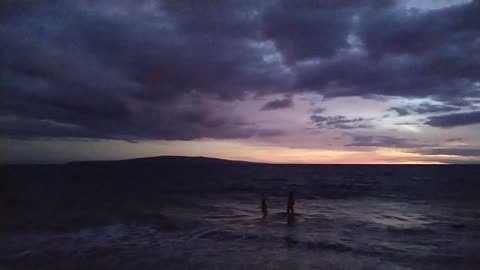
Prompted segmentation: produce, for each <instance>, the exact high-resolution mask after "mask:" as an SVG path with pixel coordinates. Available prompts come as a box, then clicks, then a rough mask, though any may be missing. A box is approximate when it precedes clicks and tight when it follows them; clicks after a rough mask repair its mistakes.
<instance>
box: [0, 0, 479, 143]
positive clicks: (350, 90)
mask: <svg viewBox="0 0 480 270" xmlns="http://www.w3.org/2000/svg"><path fill="white" fill-rule="evenodd" d="M1 7H2V11H1V19H0V21H1V24H2V28H1V29H0V34H1V36H2V43H1V45H0V59H1V60H0V61H1V66H0V71H1V80H0V88H1V89H2V93H1V99H0V121H1V123H2V125H1V127H0V134H1V135H2V136H22V137H36V136H40V137H81V138H110V139H125V140H130V139H132V140H141V139H166V140H193V139H198V138H218V139H222V138H248V137H252V136H276V135H279V134H281V133H282V131H281V130H278V129H270V128H265V127H262V126H261V125H260V124H258V123H255V121H251V120H247V119H245V117H244V116H242V115H239V114H238V113H237V112H236V110H233V109H232V106H233V105H231V104H233V103H234V102H237V101H243V100H245V98H246V97H248V96H254V97H262V96H266V95H270V94H282V95H286V96H289V97H290V96H295V95H297V94H303V93H314V94H318V95H321V96H324V97H326V98H335V97H343V96H361V97H368V96H372V95H380V96H387V97H392V96H400V97H405V98H411V97H429V98H432V99H436V100H440V101H446V100H455V101H457V102H459V103H461V102H463V101H465V99H466V98H471V97H479V93H480V89H479V82H478V70H479V68H480V38H479V36H480V16H478V14H479V13H480V3H479V2H478V1H472V2H470V3H465V4H460V5H453V6H451V7H446V8H441V9H438V10H432V11H428V12H426V11H419V10H409V9H407V8H406V7H404V6H402V4H401V2H399V1H361V3H360V1H347V0H345V1H295V2H293V1H273V0H272V1H208V2H206V4H205V5H200V4H198V3H196V2H194V1H155V0H142V1H100V2H96V1H95V2H92V1H87V2H84V1H80V2H79V1H39V2H31V1H6V2H4V3H2V4H1ZM292 106H293V101H292V99H290V98H286V99H282V100H273V101H270V102H268V103H266V104H264V106H263V107H262V110H267V111H268V110H272V109H280V108H289V107H292ZM422 108H423V109H420V108H417V109H412V111H414V112H417V113H427V112H451V111H455V110H456V107H455V106H454V105H453V104H450V105H448V106H447V105H446V106H444V107H441V108H440V107H431V106H430V107H425V106H424V107H422ZM392 110H395V111H396V112H397V113H399V114H400V115H406V114H407V113H408V111H409V110H410V109H405V108H404V109H400V108H395V109H394V108H392ZM405 110H406V111H405ZM307 117H308V116H307ZM310 120H311V121H312V122H314V123H315V125H316V126H317V127H319V128H332V127H334V128H339V129H352V128H362V127H368V125H367V124H366V123H364V122H365V121H364V120H365V119H362V118H355V119H349V118H345V117H343V116H329V117H325V116H319V115H313V116H311V118H310ZM479 122H480V118H479V113H478V112H471V113H457V114H451V115H443V116H434V117H430V118H429V120H428V121H427V122H426V124H427V125H430V126H433V127H451V126H458V125H467V124H475V123H479ZM377 142H378V143H377ZM355 144H357V145H360V144H363V145H367V144H372V145H374V144H377V145H378V144H385V145H386V144H391V145H402V144H403V145H406V144H407V142H406V141H403V142H402V141H398V142H394V141H391V140H390V141H389V139H388V138H381V137H378V138H375V139H369V140H366V139H359V140H354V142H353V143H352V145H355Z"/></svg>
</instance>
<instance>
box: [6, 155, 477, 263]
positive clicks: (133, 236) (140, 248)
mask: <svg viewBox="0 0 480 270" xmlns="http://www.w3.org/2000/svg"><path fill="white" fill-rule="evenodd" d="M157 169H158V168H157ZM49 170H52V169H49ZM152 170H154V169H152ZM165 170H167V169H165ZM181 172H182V173H183V174H182V173H181ZM116 173H118V172H116ZM180 174H182V176H181V177H178V175H180ZM12 175H15V174H10V176H12ZM122 175H123V177H124V178H125V179H130V177H133V176H132V175H134V174H132V175H130V174H128V173H122ZM145 175H151V172H147V173H146V174H144V177H145ZM157 175H158V174H157ZM164 175H165V176H164V177H163V176H162V177H161V178H162V179H161V180H159V179H158V177H156V179H157V180H156V181H154V180H151V179H150V180H148V181H147V180H145V182H142V181H143V180H142V179H143V178H142V176H140V177H138V176H137V177H136V179H135V181H133V180H132V181H133V182H128V181H127V182H126V180H122V182H121V184H120V182H118V183H117V184H118V185H115V184H111V183H110V182H103V184H102V185H101V186H102V187H104V188H103V189H102V190H103V191H102V192H101V193H99V194H98V196H91V197H88V198H86V197H85V196H84V195H85V193H82V194H83V195H82V196H81V197H79V198H76V199H74V200H77V201H78V200H83V201H89V203H79V204H80V205H77V204H76V203H74V204H73V205H71V202H70V204H67V203H65V204H67V205H66V206H65V205H64V206H62V207H59V204H61V203H62V202H67V200H66V198H65V197H71V196H69V195H68V192H65V193H64V194H60V195H58V194H57V195H56V196H52V194H51V192H52V190H55V189H58V181H57V180H55V181H54V182H55V185H54V186H52V185H53V184H49V185H50V186H51V187H52V188H50V189H47V190H46V191H45V190H44V192H46V194H50V197H55V200H53V201H51V202H49V203H47V204H45V205H42V206H38V205H31V204H28V203H25V202H23V204H21V203H19V201H21V199H20V198H25V197H29V198H31V197H33V195H31V193H32V192H36V191H35V190H36V189H33V190H34V191H32V189H28V190H29V191H28V192H27V191H25V192H26V193H22V192H20V191H22V190H23V188H24V186H23V185H27V184H26V183H29V182H28V181H27V182H23V183H24V184H22V185H21V186H20V187H19V186H18V185H17V186H16V189H15V192H13V191H12V192H13V193H12V192H10V196H11V200H10V201H9V202H10V204H9V205H10V207H9V208H8V209H7V208H6V207H4V208H2V209H4V210H5V212H4V213H13V212H9V211H15V213H16V214H10V217H11V219H13V221H12V220H11V221H10V223H8V224H9V226H7V225H5V224H3V225H4V226H3V227H2V229H1V231H0V269H1V267H3V268H4V269H452V268H455V269H480V256H479V253H478V252H479V251H480V179H479V176H480V167H479V166H353V165H350V166H327V165H321V166H315V165H305V166H302V165H252V164H242V165H234V166H223V165H215V166H213V165H208V166H207V165H202V166H191V167H188V166H187V168H185V167H183V166H181V168H176V169H172V168H169V169H168V173H167V172H165V173H164ZM45 177H46V176H45ZM58 177H60V178H63V177H67V178H68V177H70V176H69V174H65V173H62V174H60V176H58ZM98 177H99V178H98V179H97V181H95V183H97V184H98V182H102V180H101V179H103V178H104V177H112V175H111V174H108V173H104V174H100V175H99V176H98ZM102 177H103V178H102ZM99 179H100V180H99ZM122 179H123V178H122ZM46 182H48V181H46ZM67 182H68V181H67ZM132 183H133V184H132ZM143 183H148V184H143ZM158 183H161V184H158ZM65 185H66V186H72V185H74V184H65ZM85 185H86V186H85ZM92 185H93V184H91V183H87V184H85V183H84V182H83V181H82V187H83V188H84V189H88V188H89V187H90V188H92ZM122 185H123V187H124V188H123V189H122V188H119V187H118V186H122ZM47 186H48V185H47ZM7 187H10V186H7ZM12 190H13V189H12ZM77 190H81V188H77ZM95 190H97V191H98V190H99V189H98V188H97V189H93V188H92V190H91V191H90V193H95V192H96V191H95ZM289 191H294V192H295V198H296V203H295V214H294V215H293V216H291V215H287V214H286V206H287V195H288V192H289ZM105 192H106V193H105ZM107 193H108V194H110V195H111V194H112V193H115V194H122V195H121V196H120V195H119V196H114V197H109V196H108V195H106V194H107ZM262 193H264V194H266V197H267V205H268V214H267V215H263V213H262V211H261V208H260V198H261V194H262ZM12 194H13V195H12ZM26 194H27V195H26ZM73 197H74V198H75V196H73ZM97 197H100V198H101V199H98V198H97ZM39 198H42V200H46V199H44V197H39ZM82 198H83V199H82ZM12 201H14V202H15V203H12ZM92 201H94V203H93V202H92ZM22 205H23V206H22ZM25 205H27V206H25ZM47 208H48V209H49V210H47ZM51 209H53V210H51ZM32 212H34V213H36V214H34V213H32ZM19 213H21V214H19ZM22 213H23V214H22ZM27 213H28V214H27ZM39 213H41V214H39ZM3 216H4V217H5V218H7V219H8V218H9V215H6V214H4V215H3ZM25 216H28V218H25ZM32 216H34V217H33V218H32ZM106 216H108V218H105V217H106ZM45 220H47V221H48V222H47V221H45ZM66 220H68V222H65V221H66ZM86 221H88V222H86ZM22 222H23V223H22ZM24 223H29V224H30V225H29V226H24V225H25V224H24ZM50 223H56V224H55V225H57V226H51V225H52V224H50ZM0 224H1V223H0ZM45 224H47V225H48V226H47V225H45ZM79 224H81V225H79ZM15 226H17V227H15Z"/></svg>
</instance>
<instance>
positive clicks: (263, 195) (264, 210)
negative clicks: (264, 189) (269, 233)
mask: <svg viewBox="0 0 480 270" xmlns="http://www.w3.org/2000/svg"><path fill="white" fill-rule="evenodd" d="M262 213H263V216H266V215H267V214H268V210H267V197H266V196H265V193H262Z"/></svg>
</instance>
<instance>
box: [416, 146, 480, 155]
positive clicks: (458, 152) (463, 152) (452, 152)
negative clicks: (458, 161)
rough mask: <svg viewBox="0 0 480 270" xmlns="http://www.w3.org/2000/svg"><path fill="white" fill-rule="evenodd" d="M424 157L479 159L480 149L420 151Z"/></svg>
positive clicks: (433, 149)
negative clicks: (443, 156) (451, 156)
mask: <svg viewBox="0 0 480 270" xmlns="http://www.w3.org/2000/svg"><path fill="white" fill-rule="evenodd" d="M421 152H422V153H423V154H426V155H453V156H462V157H480V149H471V148H432V149H426V150H423V151H421Z"/></svg>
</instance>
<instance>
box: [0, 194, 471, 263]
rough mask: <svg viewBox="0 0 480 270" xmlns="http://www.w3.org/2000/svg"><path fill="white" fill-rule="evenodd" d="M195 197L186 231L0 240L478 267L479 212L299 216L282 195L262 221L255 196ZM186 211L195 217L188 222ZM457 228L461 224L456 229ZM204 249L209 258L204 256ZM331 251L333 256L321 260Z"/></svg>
mask: <svg viewBox="0 0 480 270" xmlns="http://www.w3.org/2000/svg"><path fill="white" fill-rule="evenodd" d="M195 200H197V201H198V204H199V206H202V205H203V207H199V209H196V210H195V211H194V210H191V209H190V210H188V209H184V210H182V209H181V208H177V211H178V213H181V214H180V215H178V217H177V216H176V215H175V214H174V213H172V214H171V216H170V217H169V218H170V219H171V220H172V221H173V222H176V223H181V224H178V225H179V227H180V228H182V226H183V227H184V228H186V229H178V230H176V231H170V232H165V231H161V230H158V229H156V228H154V227H150V226H135V225H124V224H117V225H111V226H106V227H93V228H88V229H83V230H80V231H78V232H70V233H42V232H38V233H16V234H11V233H10V234H2V235H0V241H1V243H2V244H1V245H2V250H7V251H8V254H9V256H14V255H15V254H22V252H23V253H24V255H22V256H25V257H26V258H35V254H40V253H45V252H47V251H48V252H51V253H54V254H56V253H60V254H63V256H69V258H76V259H74V260H77V259H78V260H80V259H82V258H83V259H84V258H85V256H87V257H88V256H90V255H91V253H92V252H93V253H95V250H98V249H99V248H102V249H106V250H109V251H108V252H113V251H112V250H116V251H121V252H122V254H123V255H122V256H126V254H131V255H134V256H138V257H136V258H138V263H140V262H141V261H151V260H154V259H155V258H156V259H157V260H158V259H159V258H158V257H157V255H155V256H154V257H149V256H153V254H152V252H153V251H155V250H156V251H158V252H159V253H161V254H164V256H166V257H165V258H163V259H165V260H166V259H167V258H168V256H167V255H165V254H169V256H173V257H175V255H174V254H173V251H172V248H175V249H176V248H180V249H182V250H190V252H191V253H190V254H189V255H188V256H189V258H190V260H193V261H197V260H199V261H203V262H204V263H207V264H214V265H215V264H222V263H226V261H223V260H228V257H225V254H228V252H229V251H235V252H237V254H244V255H245V254H249V253H252V252H253V253H254V255H251V257H249V262H251V263H254V262H255V263H258V264H262V263H267V264H268V262H265V260H266V259H265V258H264V256H265V253H269V254H270V253H272V252H273V253H276V254H277V255H278V256H285V257H284V258H283V257H282V258H283V259H282V260H283V262H284V263H285V264H284V265H280V266H281V267H280V268H279V269H283V268H285V269H295V268H298V267H300V266H299V261H300V260H305V256H306V255H305V254H310V252H315V251H316V250H317V251H318V250H322V254H323V255H318V256H319V257H318V258H317V257H315V256H314V257H312V258H310V259H308V260H307V261H312V263H313V262H315V261H317V260H327V261H331V260H335V258H336V256H347V257H348V256H354V257H357V256H361V257H365V258H363V260H364V261H365V263H366V261H368V262H369V263H370V261H371V260H373V258H381V260H383V261H385V262H384V263H385V264H387V263H393V264H396V263H397V262H401V261H404V260H407V261H417V262H422V261H427V262H429V261H435V260H439V261H440V262H443V261H444V260H448V261H450V262H455V263H460V262H462V263H466V262H467V263H468V262H470V263H473V262H478V259H476V257H475V256H474V255H473V252H474V250H478V249H479V248H480V244H479V243H480V241H479V239H480V232H479V229H480V222H479V219H478V217H479V216H480V215H479V211H478V210H475V209H470V210H469V211H459V209H462V208H457V207H462V205H459V204H457V205H454V206H452V205H451V204H442V203H440V202H439V203H437V204H432V203H428V204H427V203H425V202H423V201H418V202H405V201H385V200H379V199H355V200H339V199H315V200H303V201H302V200H298V204H297V206H296V210H298V211H297V212H296V213H295V214H286V213H285V212H284V211H285V210H284V205H285V203H284V198H281V197H271V198H270V201H269V205H270V206H269V207H270V208H269V210H270V211H269V215H267V216H263V214H262V211H261V209H259V206H258V200H255V199H254V197H253V195H252V196H251V197H250V195H248V194H245V195H244V196H243V197H239V198H228V197H225V196H220V195H219V196H216V197H209V198H208V199H207V198H201V197H199V198H195ZM204 206H209V208H205V207H204ZM159 211H160V212H162V213H166V212H168V211H161V209H159ZM177 211H175V212H177ZM185 212H191V213H195V214H192V215H191V216H189V218H188V219H185ZM459 223H461V224H463V227H458V226H457V227H455V226H454V225H455V224H459ZM188 224H190V226H187V225H188ZM145 249H147V250H149V251H148V252H146V251H145ZM200 250H202V252H206V253H208V254H209V255H205V257H202V256H203V255H201V254H199V253H201V252H200ZM26 251H28V252H27V253H25V252H26ZM167 251H168V252H167ZM153 253H154V254H157V253H155V252H153ZM345 253H346V254H347V255H345ZM25 254H26V255H25ZM88 254H90V255H88ZM325 254H329V255H328V258H326V257H323V256H326V255H325ZM332 254H337V255H332ZM342 254H343V255H342ZM274 258H275V257H274ZM163 259H162V260H163ZM302 263H303V262H302ZM360 265H363V266H366V265H365V264H360ZM277 266H278V265H277ZM282 267H283V268H282ZM352 267H353V265H352ZM348 268H350V267H348ZM299 269H300V268H299Z"/></svg>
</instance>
